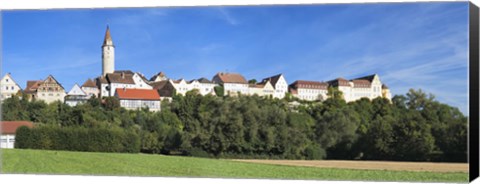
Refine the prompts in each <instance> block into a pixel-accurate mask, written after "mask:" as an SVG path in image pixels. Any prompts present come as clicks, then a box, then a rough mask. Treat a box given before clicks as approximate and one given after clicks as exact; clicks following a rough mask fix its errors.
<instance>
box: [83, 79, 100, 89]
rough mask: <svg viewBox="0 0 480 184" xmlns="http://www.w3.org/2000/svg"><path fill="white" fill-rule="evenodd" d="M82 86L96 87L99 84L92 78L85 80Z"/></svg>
mask: <svg viewBox="0 0 480 184" xmlns="http://www.w3.org/2000/svg"><path fill="white" fill-rule="evenodd" d="M82 87H90V88H96V87H97V85H96V84H95V82H93V80H92V79H88V80H87V81H85V83H83V85H82Z"/></svg>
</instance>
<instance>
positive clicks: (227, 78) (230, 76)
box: [214, 72, 248, 84]
mask: <svg viewBox="0 0 480 184" xmlns="http://www.w3.org/2000/svg"><path fill="white" fill-rule="evenodd" d="M216 77H217V78H218V79H219V80H220V81H221V82H222V83H240V84H248V82H247V80H245V78H244V77H243V76H242V75H240V74H238V73H223V72H220V73H217V74H216V75H215V76H214V78H216Z"/></svg>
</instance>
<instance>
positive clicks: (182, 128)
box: [2, 89, 468, 162]
mask: <svg viewBox="0 0 480 184" xmlns="http://www.w3.org/2000/svg"><path fill="white" fill-rule="evenodd" d="M328 95H329V96H330V98H328V99H326V100H324V101H322V102H302V101H300V103H298V101H299V100H298V99H295V98H293V97H291V96H287V97H286V98H285V99H273V98H271V97H260V96H256V95H254V96H242V95H239V96H238V97H228V96H227V97H223V96H222V97H219V96H211V95H207V96H202V95H200V94H199V93H198V91H190V92H188V93H187V94H186V95H185V96H183V95H176V96H174V97H173V100H172V102H162V110H161V111H160V112H150V111H149V110H148V109H139V110H126V109H124V108H122V107H120V105H119V103H118V100H117V99H115V98H114V97H107V98H104V99H98V98H91V99H89V100H88V102H87V103H84V104H81V105H77V106H75V107H70V106H68V105H66V104H63V103H61V102H54V103H51V104H45V103H44V102H42V101H31V102H30V101H27V100H25V99H26V98H18V97H16V96H15V97H12V98H9V99H6V100H4V101H3V103H2V109H3V111H2V117H3V119H4V120H27V121H32V122H35V128H33V129H28V128H22V129H19V131H18V132H17V140H16V143H15V144H16V145H15V146H16V147H17V148H33V149H57V150H58V149H60V150H76V151H102V152H143V153H152V154H175V155H188V156H198V157H215V158H268V159H349V160H353V159H358V160H395V161H448V162H466V161H467V132H468V127H467V117H466V116H464V115H463V114H462V113H461V112H460V111H459V110H458V108H455V107H451V106H449V105H447V104H443V103H440V102H438V101H437V100H435V98H434V96H433V95H432V94H426V93H425V92H423V91H422V90H413V89H411V90H410V91H409V92H408V93H407V94H406V95H396V96H394V97H393V98H392V100H391V101H389V100H388V99H385V98H376V99H373V100H369V99H367V98H364V99H360V100H357V101H355V102H349V103H346V102H345V101H344V100H343V98H342V97H341V93H339V91H338V90H337V91H335V90H334V89H330V90H329V94H328ZM27 129H28V130H27ZM102 135H104V136H102ZM92 137H93V138H92ZM24 140H25V141H24ZM35 140H36V141H35ZM60 140H61V141H60ZM29 141H30V142H29ZM65 144H70V145H79V146H77V147H75V146H66V145H65ZM88 144H93V145H92V146H90V147H88V146H87V145H88Z"/></svg>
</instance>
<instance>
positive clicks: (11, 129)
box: [0, 121, 33, 149]
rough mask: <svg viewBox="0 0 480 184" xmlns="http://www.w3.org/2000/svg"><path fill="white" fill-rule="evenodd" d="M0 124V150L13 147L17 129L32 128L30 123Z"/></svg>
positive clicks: (13, 122)
mask: <svg viewBox="0 0 480 184" xmlns="http://www.w3.org/2000/svg"><path fill="white" fill-rule="evenodd" d="M0 123H1V125H0V127H1V135H0V148H10V149H12V148H14V147H15V132H16V131H17V128H19V127H21V126H27V127H29V128H32V127H33V124H32V122H29V121H2V122H0Z"/></svg>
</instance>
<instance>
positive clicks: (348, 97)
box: [328, 74, 392, 102]
mask: <svg viewBox="0 0 480 184" xmlns="http://www.w3.org/2000/svg"><path fill="white" fill-rule="evenodd" d="M328 83H329V84H330V86H332V87H336V88H338V89H339V90H340V91H341V92H342V93H343V97H344V99H345V101H346V102H351V101H356V100H359V99H361V98H368V99H370V100H372V99H375V98H378V97H383V98H387V99H389V100H391V99H392V95H391V93H390V90H389V89H388V87H386V86H385V85H383V84H382V82H381V81H380V77H379V76H378V75H377V74H373V75H369V76H365V77H360V78H356V79H352V80H350V81H348V80H346V79H343V78H337V79H335V80H332V81H329V82H328Z"/></svg>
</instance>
